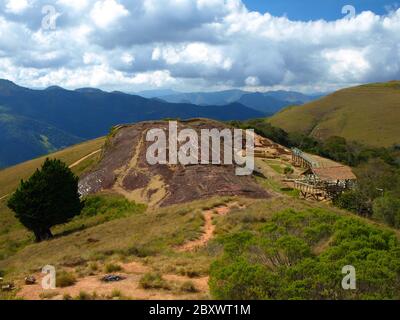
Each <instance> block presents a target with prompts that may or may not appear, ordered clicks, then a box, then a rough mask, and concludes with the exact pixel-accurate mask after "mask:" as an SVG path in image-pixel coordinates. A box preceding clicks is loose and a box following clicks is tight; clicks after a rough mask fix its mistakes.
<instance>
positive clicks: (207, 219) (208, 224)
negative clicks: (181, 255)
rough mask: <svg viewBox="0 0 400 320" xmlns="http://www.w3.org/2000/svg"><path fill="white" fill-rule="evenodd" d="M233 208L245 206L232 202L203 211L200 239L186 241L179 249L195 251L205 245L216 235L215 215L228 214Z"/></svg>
mask: <svg viewBox="0 0 400 320" xmlns="http://www.w3.org/2000/svg"><path fill="white" fill-rule="evenodd" d="M232 208H240V209H243V207H242V206H240V205H239V203H237V202H232V203H228V204H224V205H222V206H218V207H215V208H212V209H210V210H205V211H203V216H204V226H203V234H202V235H201V237H200V238H199V239H196V240H193V241H189V242H186V243H185V244H183V245H182V246H180V247H178V251H195V250H196V249H198V248H201V247H204V246H205V245H206V244H207V243H208V242H209V241H210V240H211V239H212V238H213V237H214V231H215V225H214V224H213V215H214V214H216V215H222V216H223V215H227V214H228V213H229V212H230V211H231V209H232Z"/></svg>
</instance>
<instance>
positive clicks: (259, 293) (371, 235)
mask: <svg viewBox="0 0 400 320" xmlns="http://www.w3.org/2000/svg"><path fill="white" fill-rule="evenodd" d="M322 239H328V240H329V243H328V245H327V246H326V247H324V248H323V249H322V250H321V251H320V252H319V254H318V255H316V254H313V249H314V248H315V247H313V246H316V247H317V246H318V244H319V241H320V240H322ZM219 241H220V242H221V243H222V244H223V245H224V254H223V255H222V256H221V257H220V258H218V259H217V260H216V261H214V262H213V263H212V265H211V268H210V291H211V294H212V296H213V297H214V298H217V299H228V300H229V299H234V300H236V299H238V300H241V299H250V300H251V299H285V300H286V299H307V300H309V299H315V300H320V299H399V298H400V292H399V290H398V288H399V287H400V278H399V277H398V275H399V274H400V244H399V241H398V239H397V237H396V235H395V234H394V233H393V232H388V231H383V230H381V229H379V228H377V227H375V226H371V225H368V224H366V223H365V222H363V221H360V220H356V219H354V218H348V217H343V216H339V215H335V214H332V213H330V212H326V211H325V210H316V209H314V210H306V211H302V212H296V211H293V210H287V211H284V212H281V213H278V214H275V215H274V216H273V217H272V220H271V222H268V223H265V224H264V225H263V226H261V227H260V226H259V227H257V229H256V230H252V232H250V231H245V232H237V233H233V234H230V235H229V236H225V237H222V238H221V237H220V238H219ZM346 265H353V266H354V267H355V268H356V270H357V290H351V291H346V290H343V289H342V286H341V281H342V279H343V274H342V272H341V271H342V268H343V266H346Z"/></svg>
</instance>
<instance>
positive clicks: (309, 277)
mask: <svg viewBox="0 0 400 320" xmlns="http://www.w3.org/2000/svg"><path fill="white" fill-rule="evenodd" d="M103 143H104V139H97V140H93V141H88V142H85V143H82V144H80V145H76V146H73V147H71V148H68V149H65V150H62V151H59V152H57V153H55V154H52V155H51V157H52V158H54V157H56V158H60V159H62V160H63V161H65V162H66V163H67V164H68V165H69V166H71V167H72V170H73V171H74V172H75V173H76V174H77V175H81V174H82V172H85V171H87V170H89V169H90V168H93V166H94V165H96V164H98V163H99V162H98V159H99V156H100V155H101V153H97V154H96V155H92V154H93V152H95V151H97V150H99V149H100V148H101V147H102V145H103ZM88 155H89V157H87V156H88ZM43 160H44V159H43V158H40V159H36V160H32V161H29V162H25V163H22V164H19V165H17V166H14V167H11V168H7V169H5V170H2V171H0V276H1V277H4V282H5V283H8V282H11V283H13V284H14V285H15V289H14V290H13V291H11V292H2V291H0V300H2V299H15V298H23V299H29V300H30V299H72V298H73V299H374V298H375V299H399V297H400V296H399V292H400V291H399V288H400V280H399V279H400V277H399V275H400V258H399V254H400V242H399V238H400V232H399V231H398V230H395V229H392V228H389V227H387V226H385V225H383V224H382V223H379V222H376V221H372V220H370V219H366V218H363V217H358V216H356V215H353V214H351V213H349V212H347V211H344V210H340V209H338V208H335V207H333V206H331V205H329V204H325V203H316V202H310V201H304V200H301V199H299V198H298V194H297V193H296V192H293V191H294V190H291V191H290V190H288V188H286V187H285V185H284V184H283V182H282V178H283V175H282V174H279V172H281V170H279V166H278V165H281V166H284V165H286V163H285V162H284V161H283V160H279V159H277V160H275V161H274V162H272V161H264V160H263V159H258V160H257V167H258V168H259V170H260V172H261V173H262V174H263V175H264V176H268V178H263V177H262V176H260V177H257V179H256V181H257V183H258V184H259V185H260V186H261V187H262V188H265V189H266V190H267V191H268V192H269V193H271V194H272V193H273V196H272V197H268V198H263V199H257V200H255V199H250V198H245V197H236V196H235V197H221V196H218V197H211V198H208V199H203V200H196V201H192V202H187V203H180V204H176V205H171V206H166V207H163V208H158V207H151V206H147V205H145V204H140V203H137V202H131V201H129V200H127V199H126V198H124V197H123V196H121V195H119V194H117V193H115V192H114V193H113V192H107V191H104V190H103V191H101V192H99V193H97V194H95V195H91V196H89V197H87V198H86V201H85V206H84V209H83V211H82V213H81V214H80V215H78V216H76V217H75V218H74V219H72V220H71V221H70V222H68V223H66V224H63V225H58V226H55V227H54V228H53V230H52V231H53V234H54V235H55V237H54V238H53V239H51V240H49V241H43V242H41V243H35V242H34V238H33V236H32V234H31V232H29V231H27V230H26V229H25V228H24V227H23V226H22V225H21V224H20V222H19V221H18V220H17V219H16V218H15V217H14V214H13V213H12V212H11V211H10V210H9V209H8V208H7V205H6V202H7V198H8V197H7V196H6V197H4V196H3V195H4V194H7V193H10V192H12V191H13V190H14V189H15V187H16V186H17V184H18V182H19V180H20V179H21V178H27V177H28V176H29V175H30V174H31V173H32V172H33V171H34V170H35V169H36V168H37V167H39V166H40V164H41V163H42V162H43ZM80 160H83V161H82V162H80ZM282 161H283V162H282ZM272 163H274V164H275V165H273V164H272ZM274 168H275V169H274ZM209 228H210V229H209ZM207 230H211V232H207ZM191 245H192V246H191ZM47 264H50V265H54V266H55V267H56V269H57V281H58V279H61V280H60V283H63V284H57V289H56V290H51V291H46V290H44V289H43V288H41V287H40V281H38V282H37V283H36V284H35V285H26V284H25V283H24V278H25V277H26V276H27V275H34V276H35V277H36V278H37V279H40V277H41V276H43V275H42V274H41V273H40V269H41V267H42V266H43V265H47ZM345 265H352V266H354V267H355V268H356V270H357V290H355V291H353V290H350V291H346V290H343V289H342V287H341V281H342V278H343V274H342V268H343V266H345ZM114 272H116V273H118V274H121V275H122V276H123V277H125V280H123V281H121V282H118V283H115V284H113V283H104V282H102V281H101V280H100V279H101V278H102V277H103V276H104V275H105V274H109V273H114Z"/></svg>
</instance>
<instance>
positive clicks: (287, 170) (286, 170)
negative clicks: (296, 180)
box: [283, 166, 294, 175]
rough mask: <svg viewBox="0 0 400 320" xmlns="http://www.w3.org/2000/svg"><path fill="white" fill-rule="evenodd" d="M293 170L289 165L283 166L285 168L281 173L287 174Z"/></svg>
mask: <svg viewBox="0 0 400 320" xmlns="http://www.w3.org/2000/svg"><path fill="white" fill-rule="evenodd" d="M293 172H294V170H293V168H292V167H289V166H287V167H285V169H284V170H283V173H284V174H287V175H288V174H293Z"/></svg>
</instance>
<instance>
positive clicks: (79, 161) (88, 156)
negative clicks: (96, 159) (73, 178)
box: [69, 149, 101, 169]
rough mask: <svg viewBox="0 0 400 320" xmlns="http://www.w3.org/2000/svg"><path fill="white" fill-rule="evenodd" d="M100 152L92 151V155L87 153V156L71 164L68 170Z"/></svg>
mask: <svg viewBox="0 0 400 320" xmlns="http://www.w3.org/2000/svg"><path fill="white" fill-rule="evenodd" d="M100 151H101V149H99V150H96V151H93V152H92V153H89V154H88V155H86V156H84V157H83V158H80V159H79V160H78V161H76V162H74V163H73V164H71V165H70V166H69V168H70V169H72V168H73V167H76V166H77V165H78V164H80V163H81V162H83V161H85V160H86V159H88V158H90V157H91V156H94V155H95V154H97V153H99V152H100Z"/></svg>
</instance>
